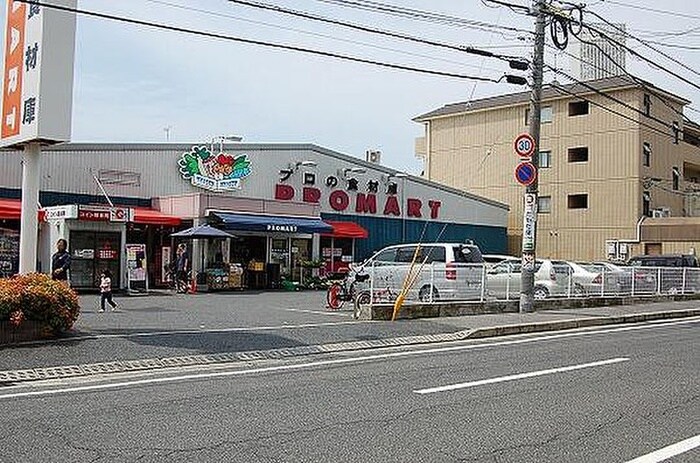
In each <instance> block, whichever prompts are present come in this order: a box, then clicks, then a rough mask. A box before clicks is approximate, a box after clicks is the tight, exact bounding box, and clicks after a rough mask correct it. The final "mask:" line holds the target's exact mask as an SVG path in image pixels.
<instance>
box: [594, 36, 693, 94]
mask: <svg viewBox="0 0 700 463" xmlns="http://www.w3.org/2000/svg"><path fill="white" fill-rule="evenodd" d="M583 27H585V28H586V29H588V30H589V31H591V32H593V33H595V34H598V35H600V36H601V37H603V38H605V39H607V40H608V41H609V42H611V43H613V44H615V45H617V46H618V47H621V48H623V49H625V50H627V51H628V52H630V53H631V54H632V55H633V56H635V57H637V58H639V59H641V60H642V61H644V62H646V63H647V64H650V65H651V66H652V67H653V68H655V69H658V70H660V71H663V72H666V73H667V74H669V75H671V76H673V77H675V78H677V79H679V80H681V81H683V82H685V83H686V84H688V85H691V86H692V87H695V88H696V89H698V90H700V85H698V84H696V83H695V82H693V81H692V80H689V79H687V78H686V77H683V76H682V75H680V74H678V73H676V72H674V71H671V70H670V69H666V68H665V67H663V66H661V65H659V64H658V63H655V62H654V61H653V60H651V59H649V58H647V57H646V56H644V55H642V54H640V53H639V52H637V51H636V50H633V49H632V48H630V47H628V46H627V45H625V44H624V43H621V42H619V41H618V40H615V39H614V38H612V37H610V36H609V35H608V34H606V33H605V32H603V31H601V30H599V29H596V28H595V27H593V26H591V25H589V24H585V23H583ZM693 72H695V71H693Z"/></svg>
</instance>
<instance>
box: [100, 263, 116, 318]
mask: <svg viewBox="0 0 700 463" xmlns="http://www.w3.org/2000/svg"><path fill="white" fill-rule="evenodd" d="M100 293H101V294H102V297H101V299H100V312H104V311H105V301H106V302H109V305H111V306H112V312H114V311H115V310H117V309H118V308H119V307H118V306H117V304H116V303H115V302H114V301H113V300H112V272H110V271H109V270H107V269H105V270H104V271H103V272H102V280H101V281H100Z"/></svg>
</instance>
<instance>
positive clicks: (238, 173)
mask: <svg viewBox="0 0 700 463" xmlns="http://www.w3.org/2000/svg"><path fill="white" fill-rule="evenodd" d="M178 165H179V166H180V174H181V175H182V178H183V179H185V180H189V181H190V182H192V185H194V186H196V187H199V188H205V189H207V190H212V191H219V192H221V191H231V190H239V189H240V188H241V179H243V178H245V177H247V176H249V175H250V174H251V172H252V169H251V163H250V160H249V159H248V155H247V154H241V155H238V156H233V155H230V154H226V153H219V154H217V155H214V154H212V152H211V151H210V150H209V148H207V147H206V146H193V147H192V149H191V150H190V151H189V152H187V153H183V155H182V156H181V157H180V160H179V161H178Z"/></svg>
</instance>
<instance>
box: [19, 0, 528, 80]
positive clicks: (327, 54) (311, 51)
mask: <svg viewBox="0 0 700 463" xmlns="http://www.w3.org/2000/svg"><path fill="white" fill-rule="evenodd" d="M17 1H19V2H22V3H27V4H30V5H37V6H44V7H46V8H52V9H55V10H60V11H67V12H70V13H76V14H81V15H83V16H91V17H94V18H100V19H108V20H111V21H117V22H123V23H127V24H135V25H139V26H145V27H150V28H153V29H161V30H167V31H171V32H181V33H183V34H189V35H196V36H200V37H208V38H214V39H220V40H227V41H231V42H239V43H245V44H249V45H258V46H262V47H268V48H274V49H278V50H286V51H293V52H298V53H305V54H310V55H318V56H325V57H327V58H335V59H339V60H344V61H352V62H356V63H363V64H370V65H373V66H378V67H384V68H389V69H395V70H400V71H408V72H415V73H420V74H428V75H435V76H442V77H452V78H456V79H463V80H478V81H482V82H492V83H500V82H502V81H503V80H506V81H507V82H509V83H519V82H517V79H514V78H518V77H519V76H508V75H504V76H502V77H501V78H500V79H494V78H489V77H480V76H471V75H466V74H457V73H453V72H447V71H435V70H431V69H425V68H417V67H412V66H404V65H401V64H394V63H386V62H382V61H375V60H370V59H365V58H359V57H355V56H350V55H343V54H339V53H334V52H327V51H323V50H316V49H312V48H303V47H297V46H294V45H286V44H281V43H274V42H265V41H261V40H254V39H246V38H242V37H235V36H231V35H224V34H218V33H214V32H206V31H199V30H195V29H186V28H183V27H177V26H169V25H166V24H159V23H154V22H150V21H143V20H140V19H134V18H126V17H123V16H115V15H111V14H106V13H99V12H96V11H88V10H82V9H78V8H70V7H66V6H63V5H53V4H50V3H44V2H40V1H36V0H17Z"/></svg>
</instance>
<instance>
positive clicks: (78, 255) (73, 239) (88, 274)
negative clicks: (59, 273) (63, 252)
mask: <svg viewBox="0 0 700 463" xmlns="http://www.w3.org/2000/svg"><path fill="white" fill-rule="evenodd" d="M68 244H69V246H70V248H69V249H70V254H71V266H70V283H71V286H73V287H74V288H76V289H96V288H99V287H100V274H101V273H102V272H103V271H104V270H109V271H110V272H111V273H112V287H113V288H119V287H121V269H120V253H119V249H120V247H121V233H118V232H117V233H110V232H93V231H72V232H71V234H70V242H69V243H68Z"/></svg>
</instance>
